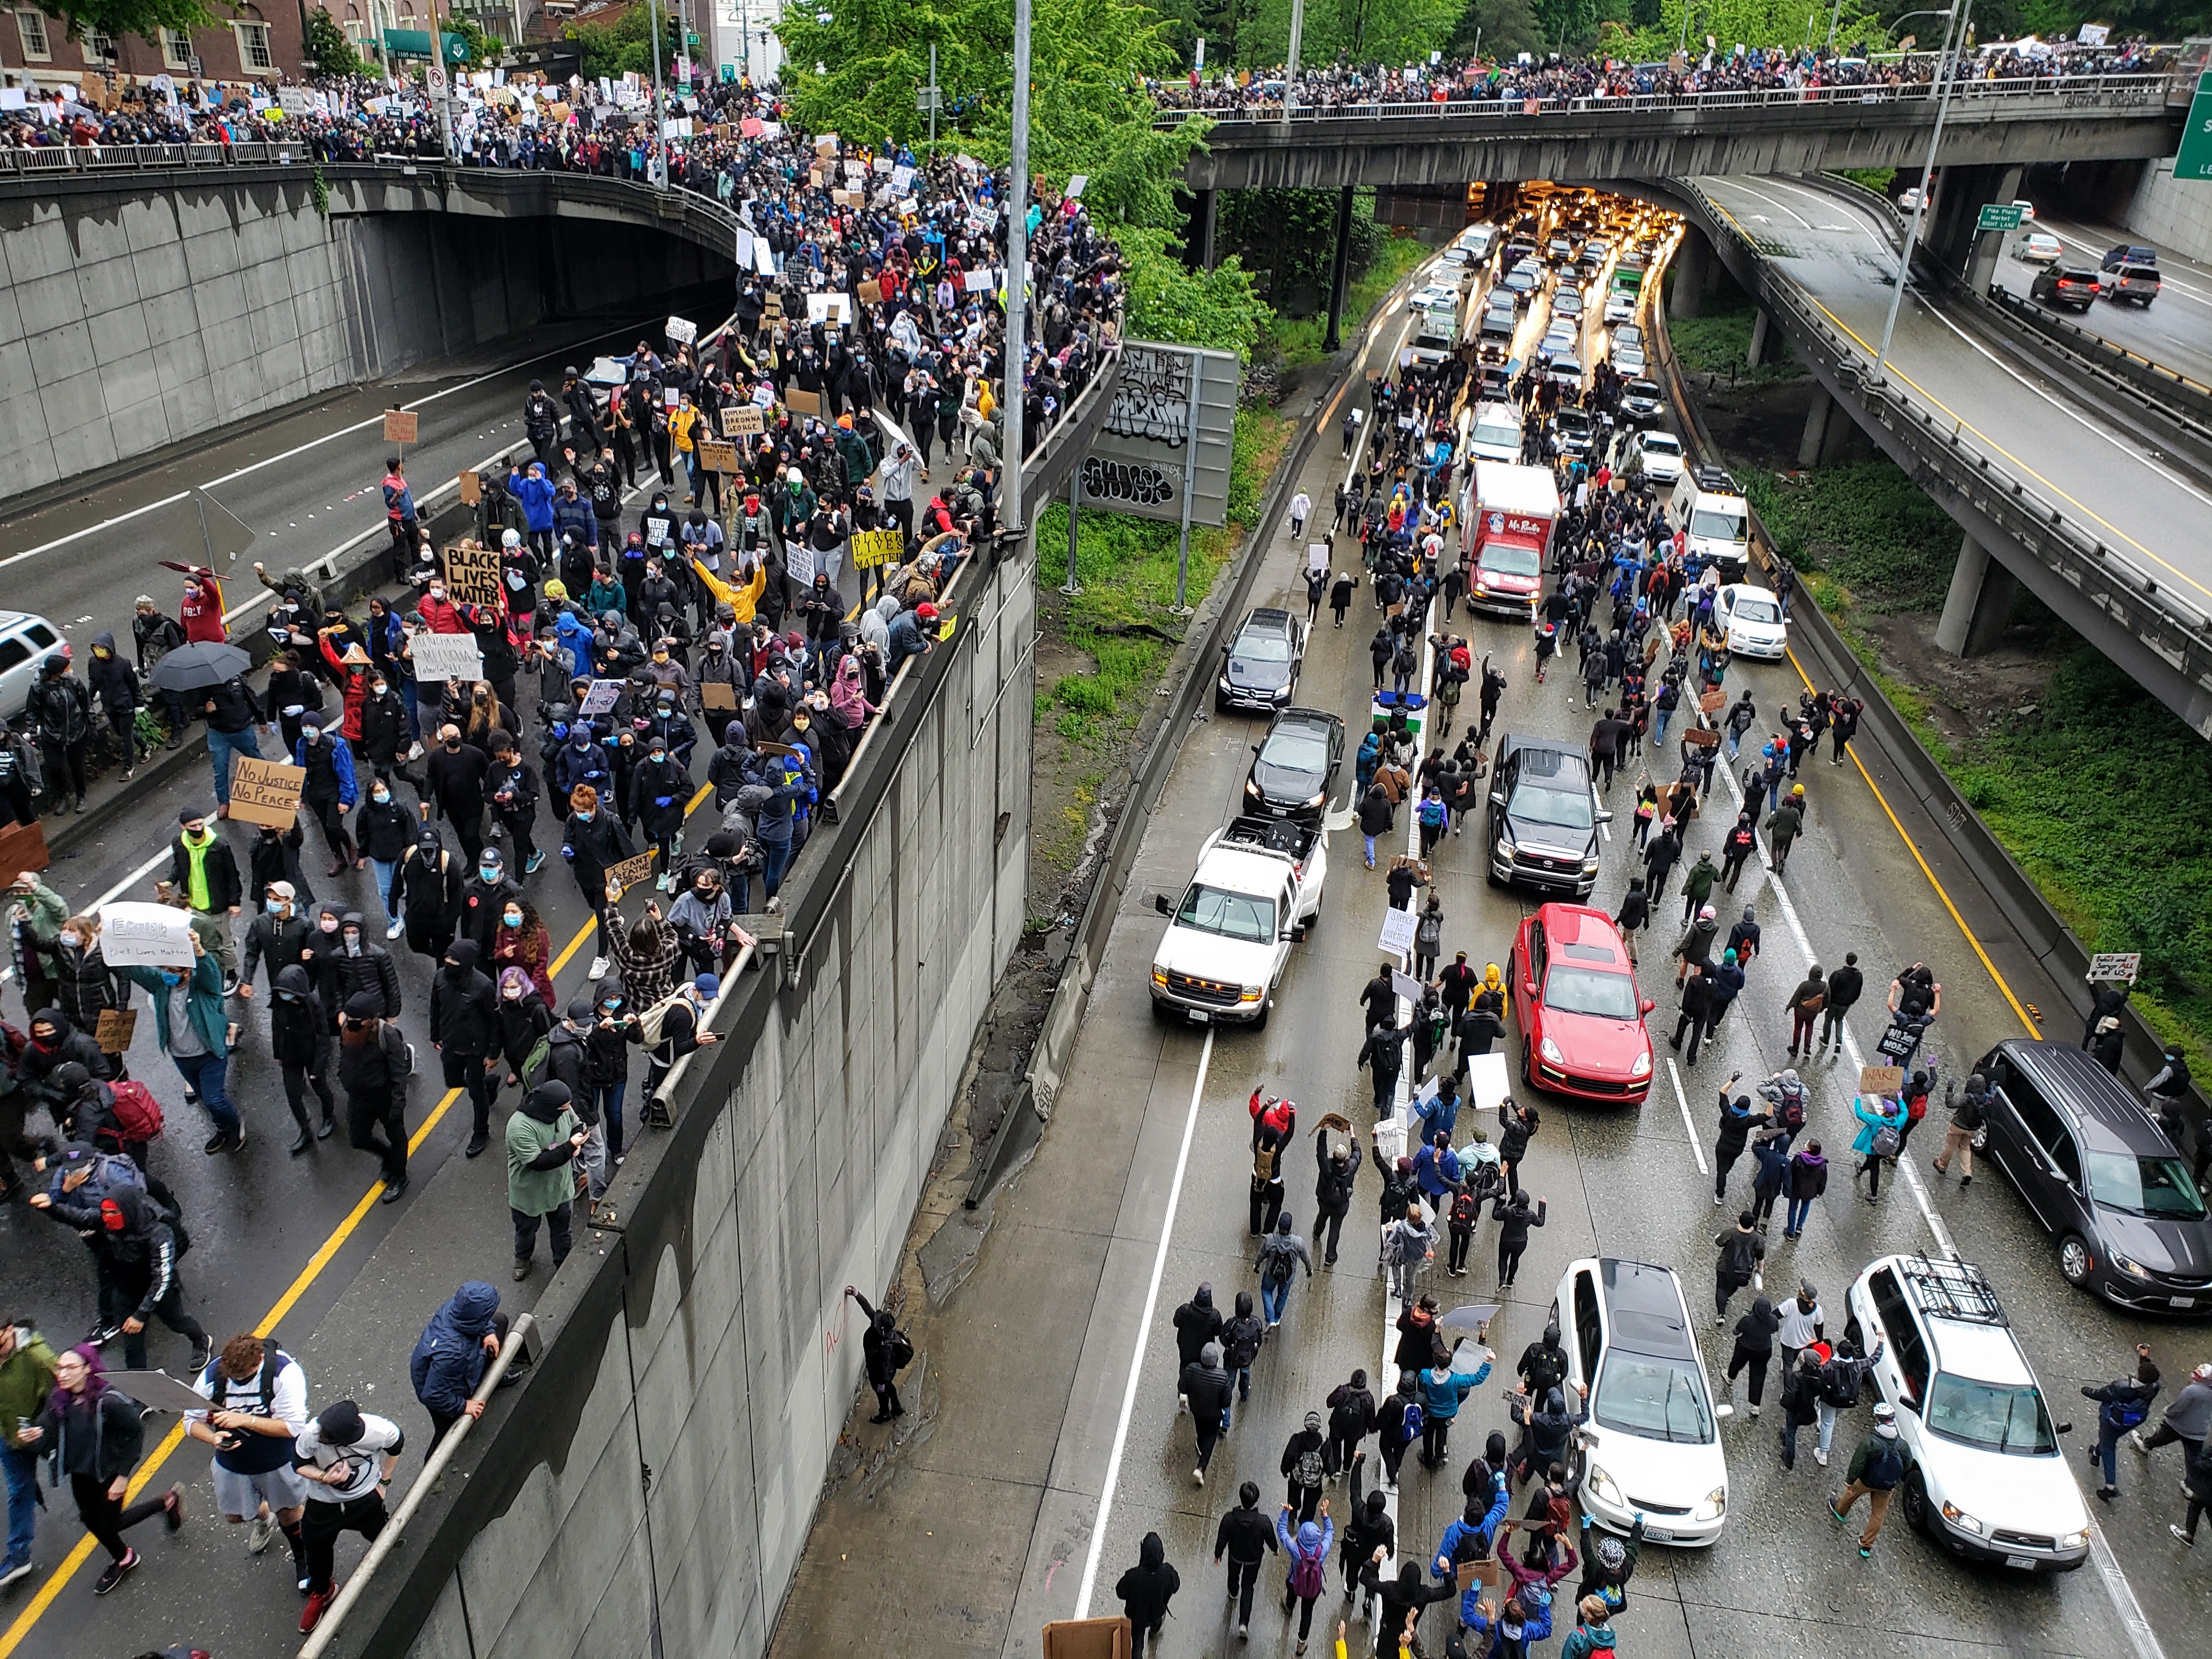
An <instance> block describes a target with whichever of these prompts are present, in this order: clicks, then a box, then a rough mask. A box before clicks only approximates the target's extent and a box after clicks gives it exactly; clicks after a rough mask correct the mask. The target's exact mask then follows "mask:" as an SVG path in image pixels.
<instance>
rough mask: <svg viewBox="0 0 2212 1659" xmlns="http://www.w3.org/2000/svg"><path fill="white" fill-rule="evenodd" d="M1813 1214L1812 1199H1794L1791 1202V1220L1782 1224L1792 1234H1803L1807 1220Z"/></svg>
mask: <svg viewBox="0 0 2212 1659" xmlns="http://www.w3.org/2000/svg"><path fill="white" fill-rule="evenodd" d="M1812 1213H1813V1200H1811V1199H1809V1198H1793V1199H1791V1200H1790V1215H1789V1218H1788V1219H1787V1220H1785V1221H1784V1223H1783V1224H1782V1225H1783V1226H1784V1229H1785V1230H1787V1231H1790V1232H1792V1233H1802V1232H1803V1231H1805V1223H1806V1220H1807V1218H1809V1217H1810V1216H1811V1215H1812Z"/></svg>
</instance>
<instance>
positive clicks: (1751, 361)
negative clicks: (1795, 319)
mask: <svg viewBox="0 0 2212 1659" xmlns="http://www.w3.org/2000/svg"><path fill="white" fill-rule="evenodd" d="M1766 328H1767V323H1766V307H1765V306H1761V307H1759V309H1758V310H1757V311H1755V312H1754V313H1752V319H1751V349H1749V350H1748V351H1747V352H1745V353H1744V354H1743V361H1744V366H1745V367H1746V368H1758V367H1759V365H1760V364H1761V363H1763V362H1765V361H1766Z"/></svg>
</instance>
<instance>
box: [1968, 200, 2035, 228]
mask: <svg viewBox="0 0 2212 1659" xmlns="http://www.w3.org/2000/svg"><path fill="white" fill-rule="evenodd" d="M2022 216H2023V214H2022V210H2021V209H2019V208H2017V207H2014V206H2012V205H2011V204H2008V203H2004V202H1984V203H1983V204H1982V213H1981V217H1980V218H1978V219H1977V220H1976V221H1975V222H1974V228H1975V229H1976V230H2018V229H2019V228H2020V222H2021V218H2022Z"/></svg>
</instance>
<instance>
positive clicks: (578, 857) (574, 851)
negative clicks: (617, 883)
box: [561, 783, 637, 981]
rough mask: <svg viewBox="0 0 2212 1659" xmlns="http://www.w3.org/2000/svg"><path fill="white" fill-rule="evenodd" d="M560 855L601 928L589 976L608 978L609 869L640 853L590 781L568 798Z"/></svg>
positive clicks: (580, 786)
mask: <svg viewBox="0 0 2212 1659" xmlns="http://www.w3.org/2000/svg"><path fill="white" fill-rule="evenodd" d="M561 856H562V858H563V859H565V860H568V868H569V871H570V872H571V873H572V874H574V877H575V878H576V888H577V890H578V891H579V892H580V893H581V894H582V895H583V896H584V903H585V904H586V907H588V908H590V910H591V912H592V917H593V919H594V923H595V925H596V927H597V928H598V939H597V945H598V949H597V952H596V954H594V955H593V957H592V968H591V973H590V975H589V977H590V978H592V980H594V981H597V980H601V979H604V978H605V977H606V972H607V937H608V929H607V912H608V910H609V908H611V907H610V902H609V900H608V898H607V872H608V871H609V870H610V869H611V868H612V867H613V866H616V865H617V864H620V863H622V862H623V860H626V859H632V858H635V857H636V856H637V848H635V846H633V845H632V844H631V842H630V838H629V834H628V833H627V832H626V831H625V830H624V829H623V827H622V825H621V823H618V822H617V820H616V818H615V816H614V814H613V813H611V812H610V811H607V810H606V809H605V806H604V805H601V797H600V794H599V791H598V790H597V789H595V788H593V787H592V786H591V785H590V784H588V783H586V784H580V785H579V786H577V788H576V791H575V793H574V794H573V795H571V796H570V797H569V800H568V832H567V834H566V835H565V836H562V842H561Z"/></svg>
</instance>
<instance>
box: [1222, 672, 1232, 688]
mask: <svg viewBox="0 0 2212 1659" xmlns="http://www.w3.org/2000/svg"><path fill="white" fill-rule="evenodd" d="M1221 689H1222V690H1224V691H1228V690H1233V689H1234V688H1233V687H1231V685H1230V684H1229V676H1228V675H1226V674H1224V675H1223V676H1222V677H1221Z"/></svg>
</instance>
